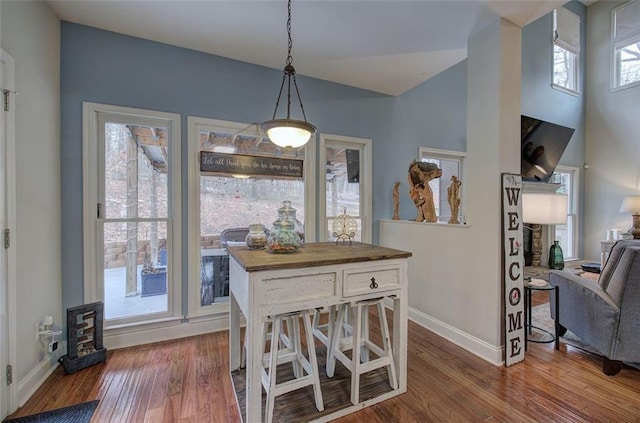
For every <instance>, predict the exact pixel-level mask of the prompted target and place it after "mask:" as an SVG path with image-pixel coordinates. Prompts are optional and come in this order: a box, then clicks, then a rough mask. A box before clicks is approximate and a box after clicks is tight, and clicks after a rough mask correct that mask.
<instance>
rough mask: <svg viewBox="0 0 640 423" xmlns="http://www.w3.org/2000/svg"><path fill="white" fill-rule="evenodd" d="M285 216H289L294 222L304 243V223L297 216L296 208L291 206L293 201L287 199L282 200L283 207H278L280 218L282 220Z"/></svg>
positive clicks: (301, 243)
mask: <svg viewBox="0 0 640 423" xmlns="http://www.w3.org/2000/svg"><path fill="white" fill-rule="evenodd" d="M284 216H287V217H288V218H289V219H290V220H291V221H292V222H293V229H294V230H295V232H296V233H297V234H298V237H299V238H300V245H301V246H302V245H304V225H303V224H302V222H300V221H299V220H298V219H297V217H296V209H294V208H293V207H291V201H289V200H285V201H283V202H282V207H280V208H279V209H278V220H282V218H283V217H284Z"/></svg>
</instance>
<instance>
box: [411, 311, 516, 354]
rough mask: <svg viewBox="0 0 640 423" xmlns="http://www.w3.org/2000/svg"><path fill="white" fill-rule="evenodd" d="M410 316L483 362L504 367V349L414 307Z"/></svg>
mask: <svg viewBox="0 0 640 423" xmlns="http://www.w3.org/2000/svg"><path fill="white" fill-rule="evenodd" d="M408 314H409V319H410V320H412V321H414V322H415V323H417V324H419V325H420V326H422V327H424V328H426V329H429V330H430V331H431V332H434V333H436V334H438V335H440V336H442V337H443V338H445V339H446V340H448V341H451V342H453V343H454V344H456V345H458V346H460V347H462V348H464V349H465V350H467V351H469V352H470V353H472V354H474V355H477V356H478V357H480V358H482V359H483V360H486V361H488V362H489V363H491V364H493V365H495V366H502V365H504V359H503V353H504V348H502V347H499V348H496V347H495V346H493V345H491V344H488V343H487V342H485V341H483V340H482V339H479V338H476V337H475V336H472V335H469V334H468V333H466V332H463V331H461V330H460V329H458V328H455V327H453V326H451V325H449V324H447V323H445V322H442V321H440V320H438V319H435V318H433V317H431V316H429V315H428V314H425V313H423V312H421V311H419V310H416V309H415V308H413V307H409V313H408Z"/></svg>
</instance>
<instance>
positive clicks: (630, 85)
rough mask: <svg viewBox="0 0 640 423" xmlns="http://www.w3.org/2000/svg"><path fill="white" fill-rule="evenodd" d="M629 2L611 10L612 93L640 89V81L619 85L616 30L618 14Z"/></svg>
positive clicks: (610, 75) (610, 70)
mask: <svg viewBox="0 0 640 423" xmlns="http://www.w3.org/2000/svg"><path fill="white" fill-rule="evenodd" d="M629 3H631V2H630V1H629V2H625V3H623V4H621V5H620V6H618V7H615V8H613V9H612V10H611V37H610V41H609V42H610V54H611V59H610V63H609V66H610V67H609V87H610V88H609V91H610V92H617V91H622V90H626V89H629V88H635V87H640V80H638V81H635V82H631V83H628V84H625V85H618V72H617V71H618V66H617V58H616V45H615V41H616V39H615V30H616V13H617V12H618V10H619V9H622V8H624V7H625V6H627V5H628V4H629Z"/></svg>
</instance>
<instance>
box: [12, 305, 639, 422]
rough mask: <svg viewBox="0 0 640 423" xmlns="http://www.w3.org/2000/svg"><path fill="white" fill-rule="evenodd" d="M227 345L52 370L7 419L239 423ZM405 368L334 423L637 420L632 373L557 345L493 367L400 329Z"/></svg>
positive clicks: (120, 355)
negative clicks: (72, 416)
mask: <svg viewBox="0 0 640 423" xmlns="http://www.w3.org/2000/svg"><path fill="white" fill-rule="evenodd" d="M543 301H545V299H544V298H535V295H534V304H537V303H540V302H543ZM375 320H376V319H372V321H375ZM228 342H229V339H228V332H226V331H224V332H216V333H211V334H207V335H201V336H196V337H190V338H185V339H180V340H175V341H167V342H162V343H156V344H151V345H144V346H139V347H133V348H125V349H120V350H115V351H109V353H108V358H107V361H106V362H105V363H101V364H98V365H95V366H92V367H89V368H87V369H84V370H82V371H80V372H78V373H75V374H73V375H65V374H64V370H63V368H62V367H59V368H58V369H56V371H55V372H54V373H53V374H52V375H51V376H50V377H49V378H48V379H47V381H46V382H45V383H44V384H43V385H42V386H41V387H40V389H38V391H37V392H36V393H35V394H34V395H33V396H32V398H31V399H29V401H27V403H26V404H25V405H24V407H22V408H20V409H19V410H18V411H17V412H16V413H15V414H14V415H12V416H11V417H17V416H24V415H29V414H33V413H37V412H41V411H45V410H51V409H54V408H59V407H63V406H67V405H71V404H75V403H79V402H83V401H89V400H93V399H100V404H99V406H98V408H97V410H96V412H95V414H94V417H93V420H92V422H93V423H96V422H110V423H111V422H118V423H120V422H123V423H124V422H133V423H138V422H193V423H200V422H234V423H235V422H239V421H240V417H239V414H238V409H237V405H236V402H235V397H234V392H233V387H232V384H231V379H230V377H229V367H228ZM408 363H409V372H408V392H407V393H406V394H403V395H401V396H399V397H396V398H393V399H391V400H388V401H385V402H384V403H382V404H378V405H376V406H373V407H370V408H368V409H365V410H362V411H359V412H357V413H355V414H351V415H349V416H346V417H344V418H342V419H339V420H338V422H340V423H348V422H354V423H355V422H363V421H366V422H367V423H388V422H398V423H416V422H420V423H422V422H480V421H491V422H540V421H549V422H605V421H607V422H638V421H640V371H638V370H636V369H633V368H630V367H627V366H624V367H623V369H622V371H621V372H620V373H619V374H618V375H617V376H615V377H610V376H605V375H604V374H603V373H602V370H601V359H600V357H598V356H595V355H592V354H589V353H586V352H583V351H581V350H579V349H577V348H573V347H571V346H567V345H565V344H561V347H560V351H555V350H554V349H553V344H533V343H530V344H529V349H528V351H527V355H526V359H525V361H524V362H523V363H520V364H517V365H514V366H511V367H508V368H507V367H496V366H493V365H491V364H489V363H487V362H486V361H484V360H482V359H480V358H478V357H476V356H474V355H473V354H471V353H469V352H467V351H465V350H464V349H462V348H460V347H458V346H456V345H454V344H452V343H450V342H448V341H446V340H444V339H443V338H441V337H439V336H437V335H435V334H434V333H432V332H430V331H428V330H426V329H424V328H422V327H420V326H418V325H416V324H415V323H413V322H409V346H408Z"/></svg>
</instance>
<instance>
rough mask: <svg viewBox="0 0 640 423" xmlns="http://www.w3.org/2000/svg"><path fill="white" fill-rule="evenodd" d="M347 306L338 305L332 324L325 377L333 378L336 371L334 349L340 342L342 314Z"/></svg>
mask: <svg viewBox="0 0 640 423" xmlns="http://www.w3.org/2000/svg"><path fill="white" fill-rule="evenodd" d="M347 307H348V306H347V304H340V305H339V306H338V316H337V317H336V320H335V323H334V324H333V326H334V327H333V330H332V333H331V341H330V342H329V346H328V347H327V364H326V367H327V376H328V377H333V374H334V372H335V369H336V357H335V349H336V348H338V344H339V342H340V334H341V333H342V330H341V329H340V328H342V326H343V323H344V317H345V316H344V314H345V310H346V308H347Z"/></svg>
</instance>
